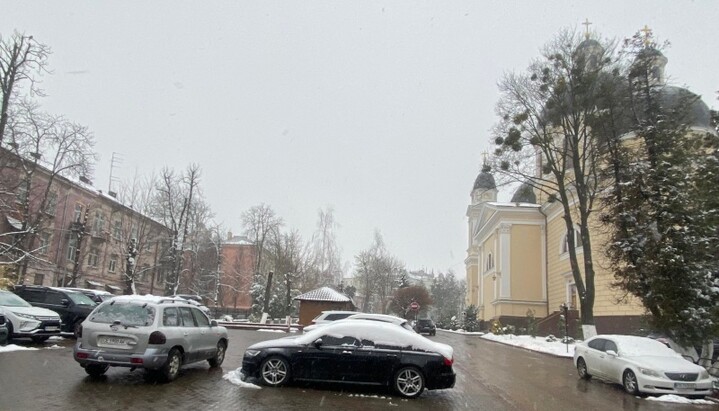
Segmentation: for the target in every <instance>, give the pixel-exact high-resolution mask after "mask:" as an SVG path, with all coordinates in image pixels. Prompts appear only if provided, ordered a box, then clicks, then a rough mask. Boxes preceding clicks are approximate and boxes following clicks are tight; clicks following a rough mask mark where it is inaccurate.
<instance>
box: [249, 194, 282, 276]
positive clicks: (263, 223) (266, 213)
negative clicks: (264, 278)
mask: <svg viewBox="0 0 719 411" xmlns="http://www.w3.org/2000/svg"><path fill="white" fill-rule="evenodd" d="M283 224H284V223H283V222H282V218H280V217H278V216H277V215H276V214H275V211H274V210H273V209H272V207H270V206H269V205H267V204H264V203H263V204H260V205H258V206H254V207H252V208H250V209H249V210H247V211H245V212H244V213H242V226H243V228H244V230H245V235H246V236H247V238H249V239H250V241H252V242H253V243H254V244H255V247H257V262H256V265H255V272H256V273H260V272H261V269H262V264H263V257H264V254H265V244H266V242H267V240H268V238H269V236H270V235H272V234H273V233H275V234H276V233H279V228H280V227H282V225H283Z"/></svg>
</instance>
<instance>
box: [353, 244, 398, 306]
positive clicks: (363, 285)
mask: <svg viewBox="0 0 719 411" xmlns="http://www.w3.org/2000/svg"><path fill="white" fill-rule="evenodd" d="M403 269H404V264H403V263H402V262H401V261H400V260H399V259H398V258H397V257H395V256H393V255H391V254H390V253H389V252H388V251H387V249H386V247H385V244H384V240H383V239H382V234H381V233H380V232H379V230H377V231H375V235H374V242H373V244H372V245H371V246H370V248H369V249H367V250H363V251H362V252H360V253H359V254H358V255H357V256H356V257H355V272H356V276H357V277H358V278H359V279H360V281H359V287H358V288H359V291H360V292H361V293H362V294H363V296H364V301H363V307H362V311H365V312H377V311H380V312H382V313H387V310H388V308H389V303H390V301H391V298H392V295H393V293H394V290H395V289H396V288H397V286H398V281H397V280H398V278H399V274H400V272H401V271H402V270H403ZM377 305H379V307H377Z"/></svg>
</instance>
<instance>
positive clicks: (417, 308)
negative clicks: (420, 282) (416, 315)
mask: <svg viewBox="0 0 719 411" xmlns="http://www.w3.org/2000/svg"><path fill="white" fill-rule="evenodd" d="M409 308H410V309H412V310H419V304H418V303H417V302H416V301H412V302H411V303H410V304H409Z"/></svg>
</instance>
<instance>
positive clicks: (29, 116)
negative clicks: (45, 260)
mask: <svg viewBox="0 0 719 411" xmlns="http://www.w3.org/2000/svg"><path fill="white" fill-rule="evenodd" d="M7 135H8V144H7V147H8V149H4V150H5V151H3V154H4V155H3V156H1V157H2V158H1V160H2V163H3V164H2V166H1V167H0V170H2V178H1V179H0V184H1V185H2V188H0V191H1V192H4V193H6V194H11V193H14V195H15V197H14V198H13V195H5V196H4V197H3V199H2V204H1V206H2V207H3V208H4V211H5V212H6V213H7V214H16V215H17V216H18V217H19V221H20V222H21V223H20V224H21V227H20V228H19V229H18V232H16V233H13V234H12V235H8V234H4V235H3V236H2V238H3V239H7V240H10V239H12V240H10V241H2V244H1V245H0V257H1V258H2V260H3V262H4V263H18V264H19V269H18V283H22V282H23V280H24V275H25V272H26V270H27V266H28V262H29V260H30V259H31V258H34V255H35V251H36V247H35V242H36V239H37V236H38V235H39V233H41V232H42V230H43V229H44V228H45V226H46V222H47V211H48V210H49V209H50V208H54V207H55V205H56V203H57V195H56V192H55V191H53V187H54V182H55V180H56V178H57V177H58V176H63V177H87V176H90V175H92V171H93V165H94V162H95V160H96V154H95V153H94V151H93V147H94V144H95V140H94V137H93V135H92V133H90V132H89V131H88V130H87V128H86V127H85V126H82V125H80V124H77V123H73V122H70V121H68V120H67V119H65V118H64V117H62V116H54V115H50V114H47V113H43V112H41V111H40V110H39V109H38V106H37V105H36V104H34V103H30V102H27V101H24V102H22V103H21V104H19V105H17V106H16V107H15V108H14V109H13V113H12V116H11V117H10V121H9V122H8V124H7ZM78 232H80V231H78ZM78 249H79V247H78Z"/></svg>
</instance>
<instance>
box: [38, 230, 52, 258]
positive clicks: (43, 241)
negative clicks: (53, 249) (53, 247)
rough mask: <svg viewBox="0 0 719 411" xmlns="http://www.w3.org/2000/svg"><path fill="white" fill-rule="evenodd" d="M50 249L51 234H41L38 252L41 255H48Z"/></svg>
mask: <svg viewBox="0 0 719 411" xmlns="http://www.w3.org/2000/svg"><path fill="white" fill-rule="evenodd" d="M49 248H50V233H40V244H39V246H38V250H37V252H38V253H39V254H40V255H46V254H47V252H48V249H49Z"/></svg>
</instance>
